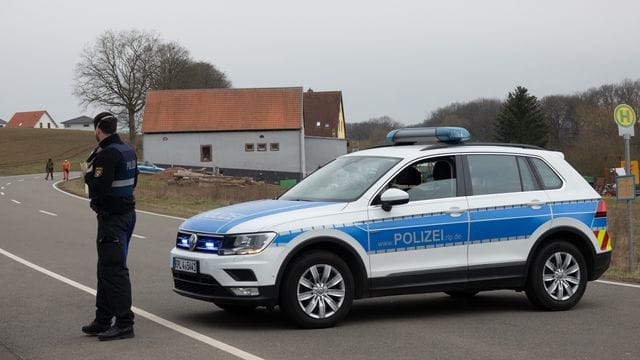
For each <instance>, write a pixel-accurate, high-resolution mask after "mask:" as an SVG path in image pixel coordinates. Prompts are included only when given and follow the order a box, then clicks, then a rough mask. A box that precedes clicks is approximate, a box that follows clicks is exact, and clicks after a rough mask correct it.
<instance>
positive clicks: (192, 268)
mask: <svg viewBox="0 0 640 360" xmlns="http://www.w3.org/2000/svg"><path fill="white" fill-rule="evenodd" d="M173 269H174V270H177V271H184V272H188V273H193V274H197V273H198V260H191V259H180V258H173Z"/></svg>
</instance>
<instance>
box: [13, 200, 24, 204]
mask: <svg viewBox="0 0 640 360" xmlns="http://www.w3.org/2000/svg"><path fill="white" fill-rule="evenodd" d="M11 201H13V202H14V203H16V204H22V203H21V202H20V201H18V200H13V199H11Z"/></svg>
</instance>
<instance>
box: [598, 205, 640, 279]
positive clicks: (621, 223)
mask: <svg viewBox="0 0 640 360" xmlns="http://www.w3.org/2000/svg"><path fill="white" fill-rule="evenodd" d="M631 209H632V214H633V245H634V248H635V249H634V250H635V263H636V264H635V268H636V271H635V272H634V273H630V272H629V271H628V270H629V250H628V249H629V245H628V244H629V243H628V242H627V233H628V225H627V204H626V202H624V201H620V202H618V201H616V200H607V225H608V226H607V230H608V231H609V236H610V237H611V246H612V247H613V250H612V255H611V268H610V269H609V271H607V272H606V273H605V275H604V276H605V277H606V278H609V279H615V280H623V281H635V282H640V205H639V204H638V203H637V202H633V203H631Z"/></svg>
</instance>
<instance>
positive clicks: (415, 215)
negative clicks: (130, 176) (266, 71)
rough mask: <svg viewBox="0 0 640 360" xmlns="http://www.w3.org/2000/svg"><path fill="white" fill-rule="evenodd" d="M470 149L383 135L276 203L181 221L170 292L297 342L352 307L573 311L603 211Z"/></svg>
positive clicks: (430, 131) (410, 135)
mask: <svg viewBox="0 0 640 360" xmlns="http://www.w3.org/2000/svg"><path fill="white" fill-rule="evenodd" d="M469 137H470V136H469V133H468V131H466V130H465V129H463V128H408V129H399V130H394V131H392V132H390V133H389V135H388V136H387V139H388V140H389V141H390V142H391V143H392V144H391V145H390V146H386V147H379V148H374V149H369V150H364V151H359V152H355V153H350V154H347V155H344V156H341V157H339V158H337V159H335V160H334V161H333V162H330V163H329V164H327V165H325V166H324V167H322V168H320V169H318V170H317V171H316V172H314V173H313V174H311V175H309V176H308V177H307V178H305V179H304V180H303V181H302V182H300V183H299V184H298V185H296V186H295V187H293V188H291V189H290V190H289V191H287V192H286V193H285V194H284V195H282V196H280V197H279V198H278V199H277V200H262V201H252V202H248V203H242V204H237V205H232V206H227V207H224V208H220V209H215V210H212V211H208V212H205V213H202V214H199V215H196V216H194V217H192V218H190V219H188V220H186V221H185V222H184V223H182V225H181V226H180V228H179V230H178V234H177V239H176V246H175V248H174V249H173V250H172V251H171V268H172V273H173V279H174V286H175V287H174V291H175V292H176V293H178V294H180V295H184V296H187V297H190V298H194V299H199V300H205V301H210V302H213V303H214V304H216V305H217V306H219V307H220V308H222V309H225V310H228V311H247V310H249V309H253V308H255V307H257V306H267V307H273V306H276V305H278V306H279V307H280V309H281V310H282V311H283V312H284V313H285V314H287V315H288V316H289V317H290V318H291V319H292V320H293V321H294V322H295V323H296V324H298V325H299V326H302V327H307V328H320V327H328V326H333V325H334V324H336V323H337V322H338V321H340V320H341V319H343V318H344V317H345V316H346V315H347V313H348V312H349V309H350V307H351V305H352V302H353V300H354V299H361V298H367V297H374V296H386V295H399V294H409V293H426V292H445V293H447V294H449V295H450V296H453V297H471V296H473V295H475V294H477V293H478V292H480V291H486V290H496V289H512V290H516V291H523V290H524V292H525V293H526V295H527V297H528V298H529V299H530V300H531V302H532V303H533V304H534V305H536V306H537V307H539V308H541V309H545V310H566V309H570V308H572V307H573V306H574V305H576V304H577V303H578V301H580V299H581V298H582V296H583V294H584V292H585V289H586V287H587V281H590V280H595V279H597V278H598V277H600V275H602V274H603V273H604V272H605V271H606V269H607V268H608V267H609V263H610V259H611V241H610V239H609V236H608V233H607V230H606V227H607V217H606V216H607V210H606V205H605V203H604V202H603V201H602V200H601V198H600V196H599V195H598V193H596V191H594V190H593V189H592V188H591V186H589V184H588V183H587V182H586V181H585V180H584V179H583V178H582V176H580V174H578V172H577V171H576V170H574V169H573V168H572V167H571V166H570V165H569V164H568V163H567V162H566V161H565V160H564V158H563V155H562V154H561V153H559V152H553V151H547V150H544V149H541V148H537V147H533V146H527V145H514V144H480V143H465V141H466V140H468V139H469ZM425 141H427V142H428V141H435V143H431V144H428V145H425V144H419V143H422V142H425Z"/></svg>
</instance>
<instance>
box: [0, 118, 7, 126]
mask: <svg viewBox="0 0 640 360" xmlns="http://www.w3.org/2000/svg"><path fill="white" fill-rule="evenodd" d="M5 126H7V122H6V121H4V120H2V119H0V128H1V127H5Z"/></svg>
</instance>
